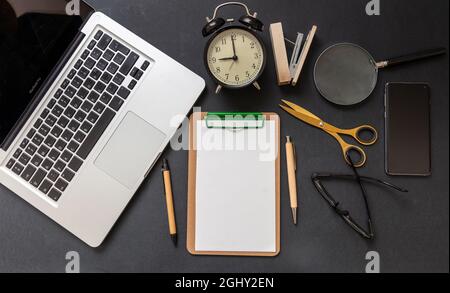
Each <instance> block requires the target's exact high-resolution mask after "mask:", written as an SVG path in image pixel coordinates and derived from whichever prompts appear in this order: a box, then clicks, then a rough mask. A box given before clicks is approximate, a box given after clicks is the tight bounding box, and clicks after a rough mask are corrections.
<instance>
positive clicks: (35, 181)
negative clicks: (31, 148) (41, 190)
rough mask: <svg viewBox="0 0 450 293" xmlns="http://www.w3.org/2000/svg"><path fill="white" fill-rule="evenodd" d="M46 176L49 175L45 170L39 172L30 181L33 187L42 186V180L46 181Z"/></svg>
mask: <svg viewBox="0 0 450 293" xmlns="http://www.w3.org/2000/svg"><path fill="white" fill-rule="evenodd" d="M45 176H47V173H46V172H45V171H44V170H43V169H39V170H37V171H36V173H35V174H34V176H33V178H32V179H31V181H30V182H31V185H33V186H34V187H36V188H38V187H39V185H41V182H42V180H44V178H45Z"/></svg>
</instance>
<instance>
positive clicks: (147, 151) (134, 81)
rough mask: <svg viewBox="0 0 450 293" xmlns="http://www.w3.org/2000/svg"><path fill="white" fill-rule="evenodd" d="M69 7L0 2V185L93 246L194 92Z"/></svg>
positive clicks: (178, 74) (187, 76) (83, 8)
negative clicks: (174, 118)
mask: <svg viewBox="0 0 450 293" xmlns="http://www.w3.org/2000/svg"><path fill="white" fill-rule="evenodd" d="M77 2H78V1H71V2H70V3H67V1H64V0H43V1H21V0H0V64H1V66H0V143H1V145H0V183H1V184H3V185H4V186H6V187H7V188H8V189H10V190H11V191H12V192H14V193H15V194H17V195H18V196H20V197H22V198H23V199H24V200H26V201H27V202H29V203H30V204H31V205H33V206H34V207H36V208H37V209H39V210H40V211H41V212H43V213H44V214H46V215H47V216H48V217H50V218H51V219H53V220H54V221H55V222H57V223H59V224H60V225H61V226H63V227H64V228H66V229H67V230H68V231H70V232H71V233H73V234H74V235H76V236H77V237H78V238H80V239H81V240H83V241H84V242H86V243H87V244H88V245H90V246H92V247H97V246H99V245H100V244H101V243H102V242H103V240H104V239H105V237H106V235H107V234H108V232H109V231H110V229H111V228H112V226H113V225H114V223H115V222H116V220H117V219H118V217H119V216H120V214H121V213H122V211H123V210H124V208H125V206H126V205H127V203H128V202H129V201H130V199H131V198H132V196H133V194H134V193H135V192H136V190H137V189H138V187H139V185H140V184H141V183H142V181H143V180H144V179H145V177H146V175H147V174H148V172H149V171H150V169H151V168H152V166H153V164H154V163H155V161H157V159H158V157H159V156H160V154H161V152H163V150H164V149H165V147H166V146H167V144H168V143H169V140H170V139H171V137H172V136H173V135H174V134H175V132H176V130H177V128H178V126H179V125H174V124H173V119H172V118H173V117H175V116H177V115H180V114H182V115H187V114H188V112H189V111H190V109H191V108H192V106H193V104H194V102H195V101H196V100H197V98H198V97H199V95H200V94H201V92H202V91H203V89H204V87H205V83H204V80H203V79H202V78H200V77H199V76H197V75H195V74H194V73H192V72H191V71H189V70H188V69H186V68H185V67H183V66H182V65H180V64H179V63H177V62H176V61H174V60H173V59H171V58H170V57H168V56H167V55H165V54H164V53H163V52H161V51H159V50H158V49H156V48H154V47H153V46H152V45H150V44H148V43H147V42H146V41H144V40H143V39H141V38H139V37H138V36H136V35H135V34H133V33H132V32H130V31H129V30H127V29H126V28H124V27H123V26H121V25H120V24H118V23H117V22H115V21H114V20H112V19H110V18H109V17H107V16H105V15H104V14H102V13H98V12H94V11H93V9H92V8H91V7H89V6H88V5H87V4H86V3H84V2H82V1H81V2H80V6H79V7H67V4H68V5H72V6H74V5H77ZM67 8H69V9H67ZM77 8H79V9H78V12H79V13H75V15H68V13H69V12H70V11H72V12H74V11H75V12H77ZM69 14H73V13H69ZM149 25H150V23H149ZM180 123H181V122H180Z"/></svg>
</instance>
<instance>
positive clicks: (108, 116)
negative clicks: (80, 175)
mask: <svg viewBox="0 0 450 293" xmlns="http://www.w3.org/2000/svg"><path fill="white" fill-rule="evenodd" d="M115 115H116V114H115V113H114V111H112V110H111V109H106V110H105V112H104V113H103V115H102V116H101V117H100V119H99V120H98V121H97V124H96V125H95V126H94V127H93V128H92V130H91V132H90V133H89V135H88V136H87V138H86V140H85V141H84V143H83V144H82V145H81V147H80V149H79V150H78V152H77V155H78V156H79V157H80V158H82V159H84V160H85V159H86V158H87V157H88V155H89V154H90V152H91V151H92V149H93V148H94V146H95V144H96V143H97V142H98V140H99V139H100V137H101V136H102V134H103V132H105V130H106V128H107V127H108V125H109V124H110V123H111V121H112V120H113V118H114V116H115ZM69 167H70V165H69ZM71 169H72V168H71ZM72 170H74V169H72ZM74 171H75V172H76V171H78V170H74Z"/></svg>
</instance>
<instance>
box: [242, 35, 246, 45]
mask: <svg viewBox="0 0 450 293" xmlns="http://www.w3.org/2000/svg"><path fill="white" fill-rule="evenodd" d="M242 43H245V36H244V35H243V36H242Z"/></svg>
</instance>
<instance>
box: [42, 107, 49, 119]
mask: <svg viewBox="0 0 450 293" xmlns="http://www.w3.org/2000/svg"><path fill="white" fill-rule="evenodd" d="M49 113H50V110H49V109H44V111H42V113H41V118H42V119H45V118H47V115H48V114H49Z"/></svg>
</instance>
